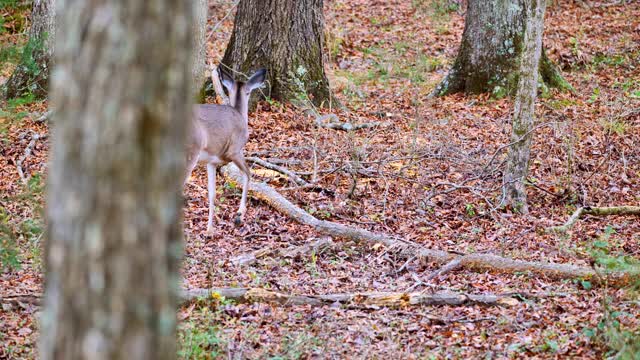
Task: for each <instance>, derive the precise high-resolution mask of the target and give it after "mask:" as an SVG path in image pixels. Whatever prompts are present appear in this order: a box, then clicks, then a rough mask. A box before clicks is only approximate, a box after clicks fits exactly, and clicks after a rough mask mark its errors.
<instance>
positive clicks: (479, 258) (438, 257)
mask: <svg viewBox="0 0 640 360" xmlns="http://www.w3.org/2000/svg"><path fill="white" fill-rule="evenodd" d="M222 173H223V174H224V175H225V176H227V177H228V178H229V179H230V180H232V181H234V182H239V181H240V180H241V178H242V177H241V173H240V171H239V170H238V168H237V167H235V165H233V164H230V165H227V166H225V167H223V168H222ZM249 189H250V191H251V192H252V196H253V197H254V198H257V199H260V200H263V201H264V202H266V203H267V204H269V205H270V206H271V207H273V208H275V209H276V210H278V211H279V212H280V213H282V214H284V215H286V216H288V217H289V218H291V219H293V220H295V221H297V222H299V223H301V224H304V225H308V226H311V227H313V228H314V229H315V230H316V231H318V232H320V233H322V234H325V235H330V236H335V237H341V238H346V239H350V240H353V241H357V242H364V243H368V244H371V245H375V244H383V245H385V246H387V247H388V248H396V249H399V250H401V251H403V252H404V253H406V254H407V256H418V257H422V258H428V259H430V260H431V261H434V262H437V263H447V262H450V261H452V260H454V259H456V258H460V267H462V268H466V269H471V270H475V271H486V270H491V271H498V272H509V273H514V272H532V273H537V274H542V275H546V276H550V277H555V278H564V279H574V278H586V279H592V280H593V282H598V281H600V280H602V279H606V280H607V282H608V284H610V285H620V286H623V285H625V284H628V283H629V280H631V279H632V278H633V276H635V275H636V274H631V273H627V272H609V273H607V274H606V275H607V276H599V275H601V274H599V273H596V271H595V270H594V269H592V268H589V267H583V266H577V265H571V264H557V263H550V262H534V261H523V260H513V259H509V258H505V257H501V256H497V255H492V254H469V255H463V256H460V255H457V254H453V253H450V252H447V251H442V250H431V249H427V248H424V247H423V246H421V245H419V244H417V243H414V242H410V241H406V240H403V239H398V238H394V237H392V236H389V235H386V234H380V233H374V232H371V231H368V230H365V229H360V228H357V227H351V226H346V225H343V224H340V223H334V222H331V221H325V220H319V219H317V218H315V217H313V216H312V215H310V214H308V213H307V212H305V211H304V210H302V209H301V208H300V207H298V206H296V205H294V204H292V203H291V202H290V201H289V200H287V199H285V198H284V197H283V196H282V195H280V194H279V193H278V192H277V191H275V190H274V189H273V188H271V187H270V186H268V185H266V184H264V183H256V182H252V183H251V184H250V188H249Z"/></svg>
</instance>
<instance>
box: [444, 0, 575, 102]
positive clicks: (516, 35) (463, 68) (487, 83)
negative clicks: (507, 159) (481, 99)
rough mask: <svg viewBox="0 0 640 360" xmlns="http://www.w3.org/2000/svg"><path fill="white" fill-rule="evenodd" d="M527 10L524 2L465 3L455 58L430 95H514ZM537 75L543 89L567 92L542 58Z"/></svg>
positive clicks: (528, 3)
mask: <svg viewBox="0 0 640 360" xmlns="http://www.w3.org/2000/svg"><path fill="white" fill-rule="evenodd" d="M530 6H531V1H528V0H514V1H505V0H469V2H468V7H467V15H466V19H465V29H464V32H463V35H462V40H461V43H460V49H459V50H458V55H457V57H456V59H455V62H454V64H453V66H452V68H451V70H450V71H449V73H448V74H447V75H446V76H445V78H444V79H443V80H442V81H441V82H440V83H439V84H438V85H437V86H436V88H435V90H434V92H433V94H434V95H436V96H444V95H448V94H452V93H457V92H464V93H472V94H478V93H487V92H488V93H491V94H493V96H494V97H498V98H499V97H503V96H507V95H514V94H515V90H516V88H517V85H518V64H519V59H520V56H521V54H522V52H523V49H524V46H523V39H524V31H525V22H526V21H527V13H526V10H527V8H528V7H530ZM540 71H541V75H542V76H541V77H542V79H543V81H545V83H546V85H547V86H549V87H555V88H559V89H561V90H566V89H570V85H569V84H568V83H567V82H566V81H565V80H564V79H563V78H562V75H561V74H560V72H559V71H558V69H557V68H556V67H555V66H553V63H552V62H551V61H550V60H549V59H548V58H547V57H546V56H544V57H543V61H542V62H541V63H540Z"/></svg>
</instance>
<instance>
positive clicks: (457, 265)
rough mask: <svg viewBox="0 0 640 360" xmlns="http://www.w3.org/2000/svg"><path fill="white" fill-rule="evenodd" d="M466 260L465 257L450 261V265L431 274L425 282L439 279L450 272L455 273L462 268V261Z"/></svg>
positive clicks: (447, 264)
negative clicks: (454, 271)
mask: <svg viewBox="0 0 640 360" xmlns="http://www.w3.org/2000/svg"><path fill="white" fill-rule="evenodd" d="M463 259H464V256H462V257H458V258H455V259H453V260H451V261H449V262H448V263H446V264H445V265H444V266H443V267H441V268H440V269H438V270H436V271H434V272H432V273H431V274H429V276H427V277H426V278H425V279H424V281H431V280H433V279H435V278H437V277H438V276H440V275H444V274H446V273H448V272H450V271H453V270H455V269H458V268H460V267H461V266H462V260H463Z"/></svg>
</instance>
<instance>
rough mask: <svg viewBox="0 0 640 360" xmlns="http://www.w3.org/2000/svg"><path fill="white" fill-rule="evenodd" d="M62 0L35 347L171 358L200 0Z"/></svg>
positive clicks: (46, 351)
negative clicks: (38, 332) (43, 277)
mask: <svg viewBox="0 0 640 360" xmlns="http://www.w3.org/2000/svg"><path fill="white" fill-rule="evenodd" d="M57 5H58V8H57V9H58V10H59V11H60V14H61V17H60V21H61V22H60V24H59V25H60V29H59V30H60V31H59V32H58V36H57V39H56V53H55V56H56V57H55V64H56V68H55V69H54V76H53V77H52V92H51V103H52V107H53V108H54V116H55V119H54V121H53V126H54V128H53V132H52V152H51V164H50V172H49V176H48V187H47V190H48V193H47V218H48V221H47V234H48V235H47V236H48V241H47V242H46V244H47V246H46V261H47V271H48V272H47V278H46V285H45V287H46V289H45V299H44V302H45V311H44V314H43V317H42V331H41V344H40V345H41V347H40V356H41V357H42V359H172V358H175V356H176V347H175V327H176V304H177V301H178V291H177V290H178V286H179V273H178V269H179V264H180V259H181V252H182V251H181V250H182V225H181V224H182V220H181V217H182V216H181V213H182V211H181V207H182V202H181V188H182V180H181V179H182V175H181V174H183V173H184V161H185V156H184V149H185V137H186V133H187V126H188V125H187V124H188V122H187V119H188V115H189V114H190V105H189V102H190V100H191V99H192V95H191V94H192V91H191V75H192V72H191V67H192V56H191V52H192V45H193V42H192V28H191V26H192V15H193V13H192V11H193V10H192V3H191V2H190V1H170V0H147V1H126V0H92V1H85V0H58V4H57ZM62 10H64V11H62Z"/></svg>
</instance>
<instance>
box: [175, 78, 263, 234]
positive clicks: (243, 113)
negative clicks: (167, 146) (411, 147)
mask: <svg viewBox="0 0 640 360" xmlns="http://www.w3.org/2000/svg"><path fill="white" fill-rule="evenodd" d="M211 75H212V76H215V75H214V74H213V73H212V74H211ZM219 76H220V79H221V81H222V85H224V87H225V88H226V89H227V92H228V93H229V100H230V101H229V102H230V104H229V105H212V104H198V105H195V106H194V108H193V118H192V126H191V132H190V135H189V138H188V140H187V171H186V177H185V180H184V185H185V186H186V184H187V182H188V181H189V179H190V177H191V173H192V172H193V169H194V168H195V167H196V165H198V163H206V165H207V191H208V200H209V217H208V220H207V233H208V234H211V233H212V231H213V218H214V213H215V205H214V202H215V197H216V171H217V170H218V168H219V167H220V166H223V165H226V164H228V163H234V164H235V165H236V166H237V167H238V168H239V169H240V171H241V172H242V173H243V175H244V176H243V182H242V198H241V200H240V207H239V209H238V212H237V214H236V217H235V220H234V223H235V225H236V226H240V225H242V223H243V222H244V215H245V212H246V211H247V191H248V188H249V182H250V179H251V172H250V170H249V167H248V166H247V164H246V162H245V159H244V154H243V150H244V146H245V145H246V143H247V141H248V140H249V114H248V113H249V97H250V95H251V92H252V91H253V90H255V89H257V88H259V87H261V86H262V85H263V84H264V81H265V76H266V70H265V69H260V70H258V71H256V72H255V73H254V74H253V75H251V77H249V79H248V80H247V81H246V82H241V81H236V80H234V79H233V78H232V77H231V76H229V75H228V74H227V73H225V72H224V71H220V72H219Z"/></svg>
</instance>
